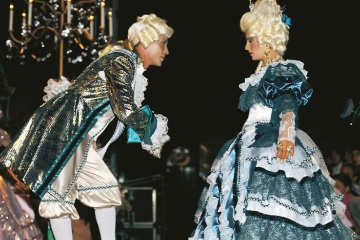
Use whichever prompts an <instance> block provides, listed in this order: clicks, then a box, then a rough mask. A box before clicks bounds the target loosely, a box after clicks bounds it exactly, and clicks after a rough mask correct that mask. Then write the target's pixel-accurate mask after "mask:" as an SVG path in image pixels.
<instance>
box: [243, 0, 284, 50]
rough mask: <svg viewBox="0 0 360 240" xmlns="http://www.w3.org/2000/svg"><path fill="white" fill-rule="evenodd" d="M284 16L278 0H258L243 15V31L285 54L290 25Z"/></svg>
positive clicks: (260, 42)
mask: <svg viewBox="0 0 360 240" xmlns="http://www.w3.org/2000/svg"><path fill="white" fill-rule="evenodd" d="M282 18H283V13H282V10H281V7H280V6H279V5H278V4H277V3H276V0H257V1H256V2H255V4H252V3H251V4H250V11H249V12H247V13H245V14H244V15H243V16H242V17H241V19H240V28H241V31H242V32H244V33H247V34H249V35H250V36H251V37H256V38H257V39H258V42H259V44H268V45H269V46H270V47H271V49H272V50H274V51H277V52H278V53H279V54H280V55H281V56H283V55H284V53H285V51H286V45H287V42H288V40H289V26H288V25H286V24H285V23H284V22H283V21H282Z"/></svg>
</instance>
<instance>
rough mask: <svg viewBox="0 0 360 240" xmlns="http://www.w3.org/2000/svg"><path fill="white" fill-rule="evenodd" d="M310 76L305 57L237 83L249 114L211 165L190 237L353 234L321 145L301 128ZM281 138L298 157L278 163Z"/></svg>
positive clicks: (330, 237) (335, 239)
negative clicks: (300, 111) (299, 116)
mask: <svg viewBox="0 0 360 240" xmlns="http://www.w3.org/2000/svg"><path fill="white" fill-rule="evenodd" d="M306 75H307V71H305V70H304V69H303V63H302V62H299V61H296V60H286V61H280V62H274V63H272V64H270V65H269V66H266V67H263V68H262V69H261V70H260V71H259V73H257V74H253V75H251V76H250V77H249V78H247V79H246V80H245V82H244V83H242V84H240V88H241V89H242V90H244V92H243V94H242V95H241V97H240V102H239V108H240V109H241V110H242V111H249V116H248V119H247V120H246V122H245V124H244V126H243V128H242V131H241V132H240V133H238V135H237V136H236V137H235V138H234V139H231V140H229V141H228V142H226V144H225V145H224V146H223V147H222V149H221V150H220V152H219V154H218V156H217V158H216V159H215V161H214V163H213V166H212V170H211V174H210V175H209V176H208V178H207V181H208V185H207V186H206V187H205V188H204V191H203V193H202V196H201V197H200V200H199V206H198V210H197V212H196V215H195V221H196V222H197V224H198V225H197V227H196V229H195V230H194V231H193V233H192V234H191V237H190V238H189V239H191V240H194V239H205V240H210V239H211V240H215V239H221V240H232V239H245V240H256V239H258V240H260V239H261V240H265V239H266V240H267V239H291V240H293V239H307V240H314V239H317V240H319V239H323V240H340V239H341V240H347V239H352V238H353V237H354V234H353V232H352V231H351V230H350V229H349V228H348V227H347V224H348V223H349V222H348V220H347V219H346V217H345V215H344V211H345V206H344V204H343V203H341V202H340V199H341V198H342V195H341V194H340V193H339V192H338V191H337V190H336V189H334V187H333V186H334V180H333V179H331V177H330V175H329V172H328V170H327V167H326V165H325V163H324V160H323V157H322V154H321V152H320V150H319V149H318V147H317V146H316V144H315V143H314V142H313V141H312V140H311V138H310V137H309V136H308V135H307V134H306V133H305V132H303V131H301V130H300V129H298V123H297V114H298V107H299V106H303V105H305V104H306V103H307V102H308V100H309V99H310V97H311V95H312V89H311V87H310V86H309V84H308V83H307V76H306ZM283 139H285V140H289V141H292V142H293V143H295V149H294V156H293V158H292V159H287V160H286V161H277V158H276V154H277V144H278V141H280V140H283Z"/></svg>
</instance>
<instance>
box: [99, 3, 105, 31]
mask: <svg viewBox="0 0 360 240" xmlns="http://www.w3.org/2000/svg"><path fill="white" fill-rule="evenodd" d="M100 7H101V9H100V17H101V18H100V19H101V21H100V28H104V27H105V2H101V3H100Z"/></svg>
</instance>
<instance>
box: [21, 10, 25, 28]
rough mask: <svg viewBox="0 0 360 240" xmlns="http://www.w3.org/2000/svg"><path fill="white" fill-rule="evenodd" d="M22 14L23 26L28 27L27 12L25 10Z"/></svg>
mask: <svg viewBox="0 0 360 240" xmlns="http://www.w3.org/2000/svg"><path fill="white" fill-rule="evenodd" d="M21 16H22V27H23V28H26V13H24V12H23V13H22V14H21Z"/></svg>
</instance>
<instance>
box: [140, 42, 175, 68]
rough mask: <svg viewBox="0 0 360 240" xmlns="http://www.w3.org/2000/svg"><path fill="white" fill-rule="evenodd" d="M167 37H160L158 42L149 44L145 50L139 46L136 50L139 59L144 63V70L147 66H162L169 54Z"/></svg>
mask: <svg viewBox="0 0 360 240" xmlns="http://www.w3.org/2000/svg"><path fill="white" fill-rule="evenodd" d="M167 45H168V37H167V36H165V35H161V36H160V38H159V40H157V41H155V42H153V43H151V44H150V45H149V46H148V47H147V48H144V47H142V46H139V47H140V48H139V49H137V50H138V52H139V54H140V57H141V58H142V60H143V61H144V68H145V69H146V68H148V67H149V66H158V67H160V66H161V65H162V62H163V61H164V59H165V56H166V55H168V54H169V49H168V47H167Z"/></svg>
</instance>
